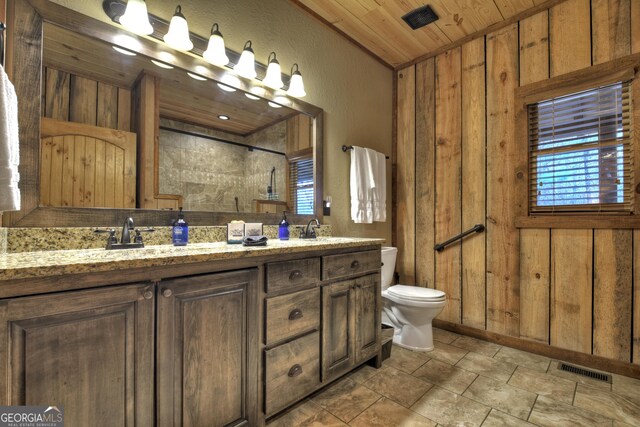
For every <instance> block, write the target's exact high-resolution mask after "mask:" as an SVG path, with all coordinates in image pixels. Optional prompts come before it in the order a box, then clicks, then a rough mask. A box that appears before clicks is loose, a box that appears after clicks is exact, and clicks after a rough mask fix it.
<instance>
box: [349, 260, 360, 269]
mask: <svg viewBox="0 0 640 427" xmlns="http://www.w3.org/2000/svg"><path fill="white" fill-rule="evenodd" d="M358 267H360V261H358V260H355V261H353V262H352V263H351V268H358Z"/></svg>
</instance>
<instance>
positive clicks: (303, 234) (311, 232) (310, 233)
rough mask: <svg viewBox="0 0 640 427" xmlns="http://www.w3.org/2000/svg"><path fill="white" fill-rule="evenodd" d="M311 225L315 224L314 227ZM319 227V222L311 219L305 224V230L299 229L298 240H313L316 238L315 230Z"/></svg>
mask: <svg viewBox="0 0 640 427" xmlns="http://www.w3.org/2000/svg"><path fill="white" fill-rule="evenodd" d="M312 223H315V224H314V225H311V224H312ZM318 227H320V221H318V219H317V218H314V219H312V220H311V221H309V223H308V224H307V228H306V230H305V229H300V238H301V239H315V238H316V237H317V236H316V228H318Z"/></svg>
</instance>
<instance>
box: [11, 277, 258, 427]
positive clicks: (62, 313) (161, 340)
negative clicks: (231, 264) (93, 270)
mask: <svg viewBox="0 0 640 427" xmlns="http://www.w3.org/2000/svg"><path fill="white" fill-rule="evenodd" d="M257 277H258V274H257V269H250V270H241V271H234V272H231V273H217V274H206V275H200V276H194V277H189V278H180V279H172V280H168V281H166V282H163V283H162V285H154V284H151V285H149V284H139V285H125V286H115V287H109V288H104V289H97V290H87V291H73V292H62V293H57V294H53V295H44V296H33V297H24V298H15V299H9V300H4V301H2V302H0V319H1V320H2V322H0V325H1V326H0V339H2V342H3V344H5V345H3V346H2V350H0V351H1V353H0V360H1V361H2V363H1V368H0V369H2V370H5V372H3V373H2V374H3V376H2V378H11V383H10V384H11V387H9V388H8V393H9V395H8V396H2V401H3V402H7V403H8V402H10V403H11V404H13V405H24V404H40V405H43V404H49V405H62V406H64V409H65V423H66V425H69V426H83V425H84V426H88V425H92V426H105V427H107V426H115V425H136V426H152V425H154V421H153V418H154V417H153V408H154V397H153V396H154V371H155V381H157V387H156V390H155V395H156V401H157V425H159V426H173V425H183V424H184V425H211V426H213V425H227V424H230V423H238V422H242V421H246V422H248V423H249V425H256V423H257V404H256V398H257V393H256V386H255V384H254V382H255V381H254V380H253V379H255V378H256V376H257V363H255V360H252V359H255V357H256V356H255V353H256V352H255V351H251V346H252V345H253V344H254V343H255V341H256V335H257V326H258V322H257V319H256V316H255V311H256V305H257V304H256V290H257V289H256V287H257V286H256V285H257ZM156 299H157V301H156ZM156 318H157V325H155V334H154V323H155V322H154V320H155V319H156ZM154 335H155V337H154ZM154 347H155V348H154ZM9 350H10V351H9ZM154 356H155V369H154ZM8 367H10V368H9V369H10V372H6V369H8ZM4 390H6V389H5V388H3V391H4ZM0 393H2V392H0ZM214 396H215V398H213V397H214ZM100 414H103V415H100Z"/></svg>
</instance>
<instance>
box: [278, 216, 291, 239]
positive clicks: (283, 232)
mask: <svg viewBox="0 0 640 427" xmlns="http://www.w3.org/2000/svg"><path fill="white" fill-rule="evenodd" d="M278 238H279V239H280V240H289V221H287V211H284V212H282V221H280V225H279V226H278Z"/></svg>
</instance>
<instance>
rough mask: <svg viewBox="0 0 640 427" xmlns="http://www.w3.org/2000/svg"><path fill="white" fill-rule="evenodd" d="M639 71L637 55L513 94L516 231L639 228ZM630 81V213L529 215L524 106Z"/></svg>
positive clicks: (549, 80)
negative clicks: (517, 184) (637, 78)
mask: <svg viewBox="0 0 640 427" xmlns="http://www.w3.org/2000/svg"><path fill="white" fill-rule="evenodd" d="M639 68H640V55H639V54H635V55H630V56H628V57H625V58H621V59H617V60H614V61H609V62H606V63H604V64H599V65H594V66H591V67H588V68H585V69H582V70H578V71H575V72H571V73H567V74H563V75H561V76H557V77H552V78H550V79H547V80H543V81H540V82H536V83H531V84H528V85H524V86H521V87H519V88H517V89H516V90H515V92H514V101H515V104H514V105H515V108H516V110H515V137H516V140H515V143H516V144H517V145H518V162H517V164H518V165H519V167H517V168H516V171H515V173H516V177H517V179H518V181H520V183H521V184H523V185H521V186H519V187H518V194H517V198H518V208H517V211H518V215H517V217H516V221H515V226H516V227H517V228H556V227H557V228H640V195H639V194H638V193H639V190H640V152H639V151H640V138H639V137H640V132H636V129H637V128H638V126H640V80H636V76H637V73H638V69H639ZM628 80H630V81H631V83H630V86H631V89H630V93H631V108H632V114H631V149H632V156H633V183H632V188H633V191H632V197H633V200H632V212H631V213H622V212H621V213H611V212H609V213H597V212H585V213H576V212H571V213H554V214H541V213H531V212H529V184H530V182H529V168H530V164H529V161H530V159H529V137H528V125H529V117H528V108H527V107H528V105H530V104H535V103H538V102H540V101H544V100H548V99H552V98H557V97H560V96H565V95H569V94H572V93H577V92H582V91H585V90H590V89H595V88H598V87H600V86H606V85H610V84H614V83H616V82H624V81H628Z"/></svg>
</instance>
